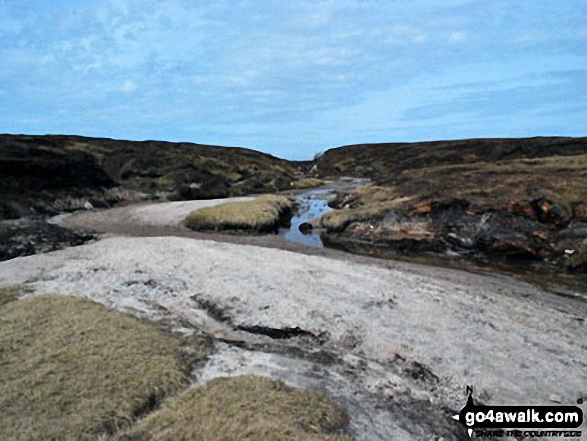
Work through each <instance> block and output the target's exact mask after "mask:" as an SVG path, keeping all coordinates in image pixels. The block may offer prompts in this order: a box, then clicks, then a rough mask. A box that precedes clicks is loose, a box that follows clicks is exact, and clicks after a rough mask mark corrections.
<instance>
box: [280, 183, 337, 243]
mask: <svg viewBox="0 0 587 441" xmlns="http://www.w3.org/2000/svg"><path fill="white" fill-rule="evenodd" d="M331 193H332V191H331V190H312V191H309V192H307V193H302V194H300V195H298V196H297V197H296V202H297V203H298V205H299V207H298V209H297V212H296V213H295V214H294V216H293V217H292V219H291V228H281V229H280V231H279V233H280V234H282V235H283V237H284V238H285V239H286V240H289V241H292V242H298V243H301V244H304V245H308V246H311V247H323V246H324V245H323V244H322V239H320V233H319V232H317V231H315V230H314V231H312V232H311V233H310V234H302V233H301V231H300V229H299V227H300V225H301V224H303V223H304V222H310V223H313V224H317V223H318V221H319V220H320V218H321V217H322V215H323V214H324V213H327V212H329V211H331V210H332V208H330V207H329V206H328V196H329V195H330V194H331Z"/></svg>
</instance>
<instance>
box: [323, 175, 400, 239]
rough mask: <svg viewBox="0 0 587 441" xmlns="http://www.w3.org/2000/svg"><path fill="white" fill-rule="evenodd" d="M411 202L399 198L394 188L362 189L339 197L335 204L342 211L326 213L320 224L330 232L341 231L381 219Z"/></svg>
mask: <svg viewBox="0 0 587 441" xmlns="http://www.w3.org/2000/svg"><path fill="white" fill-rule="evenodd" d="M409 200H410V198H408V197H403V198H402V197H398V194H397V192H396V191H395V190H394V189H393V188H387V187H379V186H365V187H360V188H358V189H357V190H356V191H355V192H354V193H352V194H346V195H339V198H338V200H337V201H336V202H335V204H336V205H337V206H338V207H340V209H338V210H333V211H330V212H328V213H326V214H325V215H324V216H322V218H321V219H320V224H321V225H322V226H323V227H325V228H326V229H327V230H328V231H341V230H344V229H345V228H346V227H347V226H348V225H350V224H351V223H353V222H365V221H370V220H378V219H381V218H383V217H384V216H385V215H386V214H387V213H389V212H390V211H392V210H395V209H397V208H398V207H400V206H402V204H404V203H406V202H407V201H409Z"/></svg>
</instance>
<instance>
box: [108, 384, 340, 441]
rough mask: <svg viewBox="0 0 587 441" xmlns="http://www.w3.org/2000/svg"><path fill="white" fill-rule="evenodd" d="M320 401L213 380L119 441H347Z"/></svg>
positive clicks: (331, 409)
mask: <svg viewBox="0 0 587 441" xmlns="http://www.w3.org/2000/svg"><path fill="white" fill-rule="evenodd" d="M346 424H347V418H346V415H345V414H344V413H343V412H342V411H341V410H340V409H339V408H338V407H336V406H335V405H334V404H333V403H331V402H330V401H329V400H328V399H327V398H325V397H324V396H322V395H320V394H317V393H315V392H312V391H309V390H298V389H292V388H290V387H287V386H285V385H284V384H283V383H281V382H278V381H272V380H269V379H265V378H261V377H257V376H253V375H246V376H240V377H235V378H217V379H215V380H212V381H210V382H209V383H206V384H205V385H203V386H201V387H198V388H195V389H192V390H189V391H186V392H183V393H181V394H180V395H178V396H177V397H175V398H172V399H169V400H167V401H166V402H165V403H164V404H163V406H162V407H161V408H160V409H159V410H157V411H156V412H154V413H152V414H150V415H149V416H147V417H146V418H144V419H143V420H141V421H139V422H138V423H137V424H136V425H135V426H133V427H132V428H130V429H129V430H128V431H126V432H125V433H123V434H121V435H119V436H118V437H117V438H116V439H117V441H131V440H132V441H176V440H184V441H192V440H193V441H200V440H201V441H213V440H218V441H220V440H223V441H237V440H238V441H253V440H254V441H269V440H279V441H351V438H349V437H348V436H344V435H340V434H336V433H337V432H340V431H341V429H342V428H344V427H345V425H346Z"/></svg>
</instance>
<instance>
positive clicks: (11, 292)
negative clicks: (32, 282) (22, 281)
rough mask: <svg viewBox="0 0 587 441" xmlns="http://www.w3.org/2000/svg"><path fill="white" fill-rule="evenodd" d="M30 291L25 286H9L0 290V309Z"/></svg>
mask: <svg viewBox="0 0 587 441" xmlns="http://www.w3.org/2000/svg"><path fill="white" fill-rule="evenodd" d="M29 291H30V288H29V287H27V286H26V285H11V286H4V287H1V288H0V307H2V306H4V305H6V304H8V303H10V302H13V301H14V300H18V298H19V296H20V295H22V294H25V293H27V292H29Z"/></svg>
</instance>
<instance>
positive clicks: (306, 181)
mask: <svg viewBox="0 0 587 441" xmlns="http://www.w3.org/2000/svg"><path fill="white" fill-rule="evenodd" d="M293 184H294V185H293V188H295V189H301V188H317V187H320V186H321V185H322V184H324V181H322V180H321V179H316V178H303V179H298V180H297V181H294V183H293Z"/></svg>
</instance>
